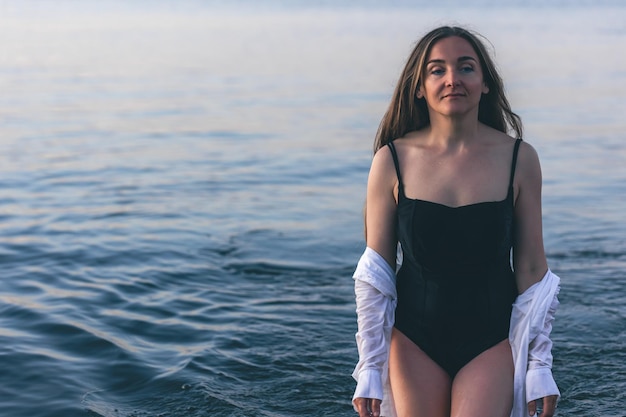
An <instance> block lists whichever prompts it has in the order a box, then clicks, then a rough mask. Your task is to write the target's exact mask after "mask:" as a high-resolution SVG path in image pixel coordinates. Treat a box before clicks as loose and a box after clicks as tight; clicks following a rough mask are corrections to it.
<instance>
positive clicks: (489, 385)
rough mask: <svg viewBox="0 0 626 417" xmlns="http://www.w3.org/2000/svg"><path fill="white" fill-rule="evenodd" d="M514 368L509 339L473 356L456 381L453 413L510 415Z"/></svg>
mask: <svg viewBox="0 0 626 417" xmlns="http://www.w3.org/2000/svg"><path fill="white" fill-rule="evenodd" d="M513 372H514V368H513V357H512V355H511V345H510V344H509V341H508V340H503V341H502V342H500V343H498V344H497V345H495V346H493V347H492V348H490V349H488V350H486V351H484V352H483V353H481V354H480V355H478V356H477V357H475V358H474V359H472V361H471V362H469V363H468V364H467V365H465V366H464V367H463V368H462V369H461V370H460V371H459V372H458V373H457V374H456V376H455V378H454V381H453V382H452V410H451V411H452V412H451V414H450V415H451V417H461V416H462V417H509V415H510V414H511V408H512V407H513Z"/></svg>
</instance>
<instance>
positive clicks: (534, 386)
mask: <svg viewBox="0 0 626 417" xmlns="http://www.w3.org/2000/svg"><path fill="white" fill-rule="evenodd" d="M550 395H558V396H559V397H560V396H561V393H560V392H559V388H558V387H557V386H556V382H554V378H553V377H552V371H551V370H550V368H537V369H529V370H528V371H527V372H526V402H527V403H528V402H531V401H533V400H537V399H539V398H544V397H547V396H550Z"/></svg>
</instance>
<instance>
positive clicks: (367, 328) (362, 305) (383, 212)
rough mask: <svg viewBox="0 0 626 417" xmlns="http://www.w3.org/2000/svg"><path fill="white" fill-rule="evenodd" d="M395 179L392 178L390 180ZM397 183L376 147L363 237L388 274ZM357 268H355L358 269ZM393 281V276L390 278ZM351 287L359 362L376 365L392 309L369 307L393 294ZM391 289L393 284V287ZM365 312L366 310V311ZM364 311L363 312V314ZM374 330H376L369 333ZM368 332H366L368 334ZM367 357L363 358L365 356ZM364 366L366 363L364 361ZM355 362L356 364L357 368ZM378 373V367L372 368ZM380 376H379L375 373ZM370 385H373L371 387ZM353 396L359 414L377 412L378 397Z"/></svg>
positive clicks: (385, 154)
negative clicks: (355, 306) (381, 259)
mask: <svg viewBox="0 0 626 417" xmlns="http://www.w3.org/2000/svg"><path fill="white" fill-rule="evenodd" d="M394 179H395V180H394ZM396 187H397V176H396V174H395V168H394V165H393V159H392V157H391V154H390V151H389V149H388V148H387V147H385V148H382V149H381V150H379V151H378V152H377V153H376V155H375V156H374V159H373V161H372V166H371V169H370V173H369V178H368V182H367V200H366V201H367V202H366V208H365V212H366V215H365V217H366V220H365V227H366V241H367V246H368V248H370V249H372V250H374V251H375V252H376V253H377V254H379V255H380V256H381V257H382V258H383V259H384V262H386V263H387V264H388V265H389V272H388V274H391V275H392V276H393V275H394V271H395V264H396V251H397V238H396V231H395V227H396V226H395V225H396V207H397V203H396V198H395V196H394V190H395V188H396ZM358 269H359V268H357V270H358ZM394 282H395V279H394ZM355 291H356V294H357V314H359V333H357V342H358V345H359V348H360V349H359V355H360V357H361V360H360V365H365V364H363V363H361V362H362V361H363V360H365V361H366V362H368V363H369V360H374V363H372V364H370V366H374V367H375V368H378V366H380V365H379V361H386V360H387V358H386V356H387V355H388V353H386V354H385V353H384V352H387V350H386V349H387V346H388V341H387V342H385V341H384V339H385V338H389V337H390V330H391V327H392V326H393V323H391V321H393V320H392V318H390V316H391V317H393V312H389V311H372V310H373V308H376V309H377V310H385V309H391V310H393V309H394V306H395V295H394V297H393V298H394V300H393V303H394V304H393V305H392V304H391V303H392V300H390V299H389V296H388V294H387V295H385V294H383V293H381V292H380V291H379V290H378V289H376V288H374V287H372V286H370V285H368V284H366V283H364V282H360V281H359V279H357V280H356V282H355ZM383 292H384V291H383ZM394 292H395V287H394ZM366 312H367V313H366ZM364 314H367V315H364ZM373 331H375V332H376V334H372V332H373ZM368 334H369V335H370V336H368ZM362 338H371V340H369V341H368V342H367V343H363V342H364V341H363V340H360V339H362ZM363 346H367V347H368V349H372V347H376V348H375V349H374V350H375V351H371V352H370V351H367V352H364V351H361V348H362V347H363ZM366 357H367V358H369V359H365V358H366ZM365 366H367V365H365ZM358 368H359V366H358V367H357V369H358ZM376 374H378V371H377V372H376ZM379 375H380V374H379ZM378 378H380V377H378ZM363 379H364V380H363V381H361V378H359V379H358V380H359V384H358V386H357V392H363V393H365V392H368V391H370V387H369V384H368V386H367V387H366V386H362V385H361V384H362V383H365V381H366V380H368V378H367V377H365V378H363ZM381 382H382V381H376V383H374V382H372V383H373V384H374V385H378V384H380V383H381ZM371 388H373V387H371ZM375 391H379V389H373V391H372V392H375ZM358 395H359V394H357V393H355V396H356V397H357V398H354V406H355V409H356V410H357V412H358V413H359V417H372V416H373V417H378V416H379V415H380V404H381V399H378V398H366V397H367V395H363V396H362V397H360V396H358Z"/></svg>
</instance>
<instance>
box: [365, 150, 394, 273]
mask: <svg viewBox="0 0 626 417" xmlns="http://www.w3.org/2000/svg"><path fill="white" fill-rule="evenodd" d="M397 188H398V177H397V175H396V171H395V167H394V164H393V158H392V156H391V152H390V150H389V148H388V147H387V146H385V147H383V148H381V149H379V150H378V152H376V155H374V159H373V160H372V167H371V168H370V173H369V177H368V180H367V199H366V204H365V230H366V233H365V239H366V242H367V246H368V247H370V248H372V249H374V250H375V251H376V252H377V253H379V254H380V255H381V256H382V257H383V258H384V259H385V260H386V261H387V263H388V264H389V265H390V266H391V267H392V268H393V269H394V270H395V266H396V251H397V245H398V239H397V236H396V209H397V206H398V204H397V201H396V195H397Z"/></svg>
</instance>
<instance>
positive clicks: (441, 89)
mask: <svg viewBox="0 0 626 417" xmlns="http://www.w3.org/2000/svg"><path fill="white" fill-rule="evenodd" d="M488 92H489V87H487V85H486V84H485V83H484V81H483V73H482V69H481V65H480V61H479V59H478V56H477V55H476V52H475V51H474V48H472V46H471V45H470V43H469V42H468V41H466V40H465V39H463V38H460V37H458V36H451V37H448V38H443V39H440V40H438V41H437V42H436V43H435V44H434V45H433V46H432V48H431V50H430V53H429V54H428V56H427V57H426V68H425V70H424V74H423V77H422V85H421V87H420V88H419V90H418V92H417V97H418V98H424V99H426V103H427V104H428V109H429V112H430V113H431V116H432V113H433V112H435V113H438V114H441V115H443V116H458V115H463V114H466V113H468V112H471V111H476V112H478V103H479V102H480V98H481V96H482V95H483V94H486V93H488ZM431 120H432V117H431Z"/></svg>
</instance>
